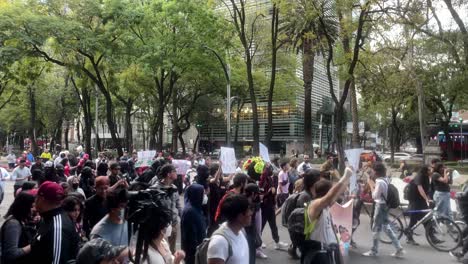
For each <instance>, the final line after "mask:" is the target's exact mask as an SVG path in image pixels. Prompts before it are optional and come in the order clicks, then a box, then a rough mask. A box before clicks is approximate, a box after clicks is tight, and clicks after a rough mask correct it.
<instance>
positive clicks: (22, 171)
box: [11, 159, 31, 195]
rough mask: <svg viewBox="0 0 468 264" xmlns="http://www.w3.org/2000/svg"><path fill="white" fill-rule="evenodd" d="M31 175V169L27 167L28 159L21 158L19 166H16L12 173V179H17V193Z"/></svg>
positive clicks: (15, 189) (15, 186)
mask: <svg viewBox="0 0 468 264" xmlns="http://www.w3.org/2000/svg"><path fill="white" fill-rule="evenodd" d="M30 177H31V171H30V170H29V168H28V167H26V160H25V159H21V160H20V162H19V165H18V167H16V168H15V169H14V170H13V172H12V173H11V179H12V180H14V181H15V184H14V185H13V189H14V193H13V195H16V191H17V190H18V189H19V188H21V186H22V185H23V183H24V182H25V181H28V180H29V178H30Z"/></svg>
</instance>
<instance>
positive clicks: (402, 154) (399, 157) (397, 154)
mask: <svg viewBox="0 0 468 264" xmlns="http://www.w3.org/2000/svg"><path fill="white" fill-rule="evenodd" d="M410 157H411V154H409V153H406V152H395V155H394V159H395V161H400V160H402V159H404V158H410ZM383 160H384V161H385V162H390V161H391V160H392V154H388V155H385V156H384V158H383Z"/></svg>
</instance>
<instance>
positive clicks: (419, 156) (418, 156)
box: [400, 154, 424, 162]
mask: <svg viewBox="0 0 468 264" xmlns="http://www.w3.org/2000/svg"><path fill="white" fill-rule="evenodd" d="M400 160H406V161H418V162H423V160H424V155H423V154H414V155H411V157H408V158H406V157H404V158H401V159H400Z"/></svg>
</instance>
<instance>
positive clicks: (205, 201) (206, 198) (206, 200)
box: [202, 194, 208, 205]
mask: <svg viewBox="0 0 468 264" xmlns="http://www.w3.org/2000/svg"><path fill="white" fill-rule="evenodd" d="M207 203H208V196H207V195H206V194H204V195H203V202H202V204H203V205H205V204H207Z"/></svg>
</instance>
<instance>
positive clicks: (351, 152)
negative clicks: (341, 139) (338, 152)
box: [345, 148, 363, 193]
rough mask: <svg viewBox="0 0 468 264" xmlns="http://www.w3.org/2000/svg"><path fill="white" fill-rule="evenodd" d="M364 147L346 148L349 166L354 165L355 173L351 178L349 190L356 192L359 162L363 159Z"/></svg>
mask: <svg viewBox="0 0 468 264" xmlns="http://www.w3.org/2000/svg"><path fill="white" fill-rule="evenodd" d="M362 151H363V149H362V148H358V149H347V150H345V154H346V158H348V164H349V166H353V175H352V176H351V179H350V180H349V192H350V193H355V192H356V190H357V174H356V172H357V170H359V162H360V161H361V153H362Z"/></svg>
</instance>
